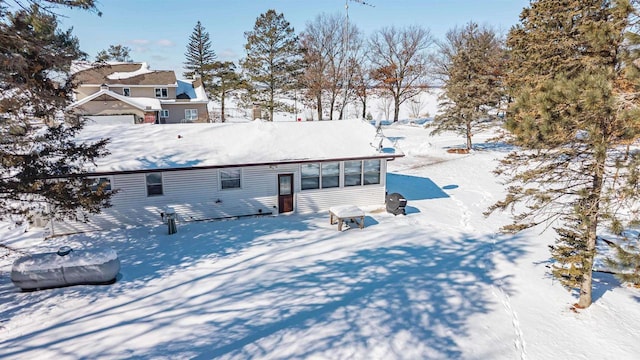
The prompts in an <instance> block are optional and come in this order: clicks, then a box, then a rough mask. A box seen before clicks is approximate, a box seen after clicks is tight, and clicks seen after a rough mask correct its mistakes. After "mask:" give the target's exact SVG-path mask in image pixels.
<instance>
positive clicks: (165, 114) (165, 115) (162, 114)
mask: <svg viewBox="0 0 640 360" xmlns="http://www.w3.org/2000/svg"><path fill="white" fill-rule="evenodd" d="M168 117H169V110H166V109H162V110H160V118H162V119H166V118H168Z"/></svg>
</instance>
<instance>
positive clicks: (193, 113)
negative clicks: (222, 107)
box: [184, 109, 198, 121]
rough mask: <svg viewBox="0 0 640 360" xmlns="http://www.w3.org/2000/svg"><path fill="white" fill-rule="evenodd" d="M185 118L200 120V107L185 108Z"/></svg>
mask: <svg viewBox="0 0 640 360" xmlns="http://www.w3.org/2000/svg"><path fill="white" fill-rule="evenodd" d="M184 119H185V120H190V121H195V120H198V109H185V110H184Z"/></svg>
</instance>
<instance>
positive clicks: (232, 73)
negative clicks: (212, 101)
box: [206, 61, 246, 122]
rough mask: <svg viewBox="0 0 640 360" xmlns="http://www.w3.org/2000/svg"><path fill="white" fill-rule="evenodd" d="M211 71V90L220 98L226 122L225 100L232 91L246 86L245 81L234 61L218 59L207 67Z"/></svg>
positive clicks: (222, 117)
mask: <svg viewBox="0 0 640 360" xmlns="http://www.w3.org/2000/svg"><path fill="white" fill-rule="evenodd" d="M206 69H207V71H210V72H211V78H212V79H211V84H210V85H209V92H210V93H211V94H212V95H213V97H214V98H216V99H218V100H220V105H221V115H220V116H221V118H220V120H221V121H222V122H225V120H226V119H225V100H226V98H227V96H228V95H229V93H230V92H232V91H234V90H238V89H242V88H245V87H246V83H245V81H244V80H243V79H242V77H241V76H240V74H239V73H238V72H237V71H236V65H235V64H234V63H233V62H232V61H216V62H215V63H213V65H211V66H208V67H206Z"/></svg>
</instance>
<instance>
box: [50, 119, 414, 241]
mask: <svg viewBox="0 0 640 360" xmlns="http://www.w3.org/2000/svg"><path fill="white" fill-rule="evenodd" d="M105 137H106V138H110V139H111V142H110V144H109V146H108V147H109V150H110V152H111V154H110V155H109V156H107V157H106V158H103V159H101V160H100V161H99V162H98V163H97V164H95V165H92V166H91V167H88V168H87V173H88V174H89V175H90V176H91V177H93V178H95V179H96V181H97V182H98V181H99V182H102V183H104V182H106V183H107V188H108V189H111V190H112V191H116V193H115V194H114V196H113V198H112V205H113V206H112V207H109V208H106V209H104V210H103V211H102V213H101V214H98V215H92V216H90V218H89V221H88V222H80V221H52V222H50V224H49V227H50V231H51V232H52V234H51V235H60V234H69V233H75V232H86V231H93V230H107V229H114V228H120V227H126V226H132V225H133V226H136V225H148V224H159V223H161V222H162V221H163V220H164V217H165V214H166V213H167V211H173V212H175V214H176V218H177V220H178V222H185V221H197V220H208V219H222V218H229V217H239V216H247V215H261V214H263V215H265V214H274V215H275V214H282V213H299V214H303V213H311V212H318V211H325V210H327V209H328V208H329V207H331V206H335V205H342V204H353V205H357V206H375V205H383V204H384V200H385V191H386V183H385V178H386V170H387V161H391V160H393V159H394V158H397V157H401V156H403V155H402V154H401V153H400V152H399V151H396V150H395V149H393V148H392V147H391V146H390V143H389V142H388V140H386V139H385V138H384V137H382V136H381V134H380V133H379V132H378V131H376V128H375V127H373V126H372V125H371V124H369V123H367V122H364V121H360V120H343V121H324V122H263V121H259V120H258V121H253V122H248V123H222V124H220V123H217V124H189V125H186V124H175V125H154V124H142V125H130V126H129V125H113V126H106V125H101V126H98V125H94V126H87V127H86V128H85V130H84V132H83V133H82V134H81V136H80V137H79V140H96V139H99V138H105Z"/></svg>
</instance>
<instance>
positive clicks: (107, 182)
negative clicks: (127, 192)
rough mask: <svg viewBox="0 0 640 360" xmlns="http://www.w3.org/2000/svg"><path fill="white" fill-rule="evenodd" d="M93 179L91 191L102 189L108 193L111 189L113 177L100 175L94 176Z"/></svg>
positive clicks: (101, 190)
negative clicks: (98, 176)
mask: <svg viewBox="0 0 640 360" xmlns="http://www.w3.org/2000/svg"><path fill="white" fill-rule="evenodd" d="M91 180H93V182H92V184H91V191H93V192H98V191H100V192H102V193H107V192H110V191H111V178H108V177H100V178H93V179H91Z"/></svg>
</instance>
